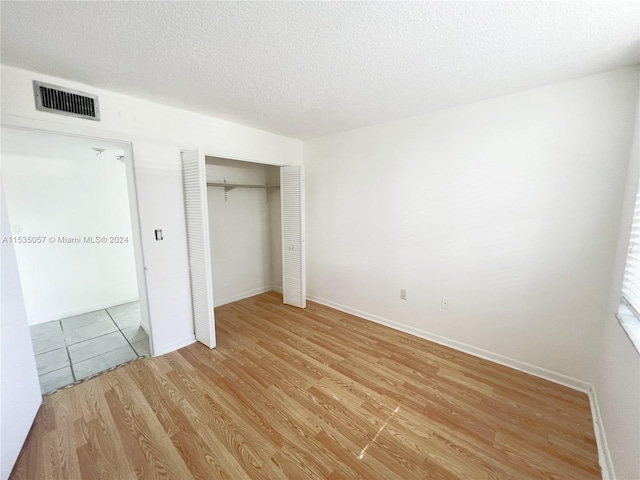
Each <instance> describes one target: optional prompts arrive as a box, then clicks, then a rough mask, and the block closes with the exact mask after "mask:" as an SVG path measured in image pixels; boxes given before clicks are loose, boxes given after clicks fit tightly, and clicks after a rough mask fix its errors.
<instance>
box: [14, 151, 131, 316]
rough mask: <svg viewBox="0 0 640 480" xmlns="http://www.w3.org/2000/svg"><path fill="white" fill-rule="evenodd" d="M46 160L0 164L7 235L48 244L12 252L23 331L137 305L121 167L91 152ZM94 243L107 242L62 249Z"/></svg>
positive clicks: (25, 246) (20, 246)
mask: <svg viewBox="0 0 640 480" xmlns="http://www.w3.org/2000/svg"><path fill="white" fill-rule="evenodd" d="M51 153H52V155H51V156H50V157H42V156H33V155H16V154H8V153H6V152H3V159H2V160H3V163H2V167H3V170H2V171H3V177H4V184H5V192H6V198H7V204H8V210H9V216H10V220H11V224H12V226H13V227H14V228H13V235H16V236H41V237H44V238H46V240H45V241H44V242H43V243H40V244H17V245H16V246H15V249H16V256H17V261H18V269H19V272H20V278H21V280H22V288H23V294H24V300H25V307H26V310H27V317H28V319H29V325H34V324H37V323H42V322H47V321H50V320H59V319H61V318H65V317H69V316H72V315H78V314H81V313H86V312H91V311H95V310H99V309H102V308H106V307H110V306H113V305H119V304H122V303H126V302H131V301H134V300H137V299H138V287H137V278H136V269H135V259H134V253H133V238H132V232H131V218H130V213H129V197H128V192H127V181H126V172H125V165H124V163H122V162H121V161H118V160H117V159H116V158H115V157H114V156H113V155H104V156H103V157H101V158H99V159H98V158H96V156H95V154H94V153H93V152H91V150H88V151H87V153H86V155H85V156H84V157H81V158H57V157H56V156H55V155H56V152H51ZM17 230H20V231H19V232H18V231H17ZM96 236H105V237H107V239H108V243H104V244H90V243H81V244H64V243H62V242H60V238H61V237H72V238H78V237H79V238H81V241H82V242H84V238H85V237H96ZM111 237H121V238H126V239H127V241H126V243H111ZM51 239H53V242H51Z"/></svg>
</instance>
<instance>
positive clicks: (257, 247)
mask: <svg viewBox="0 0 640 480" xmlns="http://www.w3.org/2000/svg"><path fill="white" fill-rule="evenodd" d="M181 155H182V180H183V188H184V207H185V218H186V227H187V247H188V256H189V277H190V283H191V306H192V311H193V324H194V332H195V337H196V340H198V341H199V342H201V343H203V344H205V345H207V346H208V347H209V348H215V346H216V328H215V312H214V307H217V306H221V305H225V304H227V303H231V302H235V301H238V300H241V299H244V298H248V297H252V296H254V295H258V294H260V293H264V292H268V291H270V290H275V291H278V292H281V293H282V299H283V303H285V304H287V305H292V306H295V307H299V308H305V307H306V278H305V275H306V274H305V234H304V231H305V225H304V197H305V195H304V171H303V167H302V166H300V165H298V166H282V167H277V166H272V165H265V164H260V163H252V162H246V161H238V160H232V159H228V158H221V157H216V156H211V155H209V156H205V155H204V154H203V152H202V151H201V150H191V151H183V152H182V154H181Z"/></svg>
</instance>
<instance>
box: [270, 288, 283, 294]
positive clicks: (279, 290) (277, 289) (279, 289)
mask: <svg viewBox="0 0 640 480" xmlns="http://www.w3.org/2000/svg"><path fill="white" fill-rule="evenodd" d="M271 290H274V291H276V292H278V293H282V292H283V290H282V286H279V287H271Z"/></svg>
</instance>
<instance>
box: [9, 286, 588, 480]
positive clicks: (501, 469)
mask: <svg viewBox="0 0 640 480" xmlns="http://www.w3.org/2000/svg"><path fill="white" fill-rule="evenodd" d="M281 302H282V299H281V296H280V295H278V294H276V293H274V292H270V293H266V294H263V295H259V296H256V297H252V298H249V299H246V300H242V301H239V302H236V303H233V304H229V305H225V306H222V307H219V308H217V309H216V325H217V337H218V348H216V349H215V350H209V349H208V348H206V347H205V346H204V345H201V344H194V345H191V346H189V347H186V348H183V349H181V350H179V351H177V352H173V353H171V354H168V355H165V356H162V357H157V358H144V359H141V360H138V361H136V362H134V363H132V364H129V365H127V366H124V367H122V368H119V369H117V370H114V371H112V372H108V373H105V374H103V375H101V376H99V377H96V378H94V379H92V380H89V381H87V382H85V383H82V384H80V385H77V386H74V387H71V388H68V389H65V390H62V391H59V392H57V393H54V394H52V395H49V396H47V397H45V400H44V404H43V405H42V407H41V409H40V411H39V413H38V416H37V418H36V421H35V423H34V426H33V428H32V430H31V433H30V434H29V437H28V439H27V442H26V444H25V446H24V448H23V450H22V453H21V455H20V458H19V459H18V462H17V464H16V467H15V468H14V471H13V474H12V477H11V478H13V479H28V480H34V479H36V480H39V479H47V480H49V479H72V480H75V479H99V478H100V479H134V478H141V479H147V478H149V479H151V478H170V479H180V480H184V479H191V478H194V479H234V480H235V479H280V478H292V479H315V478H317V479H331V480H337V479H357V478H364V479H403V480H407V479H429V478H433V479H450V478H472V479H540V478H559V479H565V480H568V479H579V480H585V479H592V478H600V471H599V467H598V459H597V451H596V444H595V439H594V432H593V424H592V420H591V413H590V408H589V401H588V398H587V396H586V395H584V394H582V393H579V392H576V391H573V390H571V389H569V388H566V387H562V386H559V385H556V384H553V383H551V382H547V381H545V380H541V379H539V378H536V377H532V376H529V375H526V374H524V373H521V372H518V371H515V370H512V369H509V368H507V367H503V366H501V365H497V364H494V363H491V362H488V361H485V360H481V359H478V358H476V357H472V356H470V355H466V354H463V353H460V352H457V351H454V350H451V349H449V348H446V347H442V346H439V345H436V344H434V343H431V342H428V341H425V340H422V339H419V338H416V337H412V336H410V335H407V334H404V333H401V332H397V331H395V330H392V329H389V328H386V327H383V326H380V325H377V324H374V323H371V322H368V321H366V320H362V319H359V318H357V317H353V316H350V315H347V314H344V313H342V312H338V311H336V310H332V309H330V308H327V307H324V306H321V305H318V304H315V303H311V302H310V303H309V306H308V308H307V309H306V310H299V309H296V308H293V307H287V306H284V305H282V304H281Z"/></svg>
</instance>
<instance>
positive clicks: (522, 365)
mask: <svg viewBox="0 0 640 480" xmlns="http://www.w3.org/2000/svg"><path fill="white" fill-rule="evenodd" d="M307 298H308V299H309V300H311V301H313V302H316V303H320V304H322V305H326V306H327V307H331V308H335V309H336V310H340V311H342V312H345V313H350V314H352V315H356V316H358V317H362V318H364V319H366V320H370V321H372V322H375V323H379V324H381V325H385V326H387V327H390V328H393V329H395V330H400V331H401V332H405V333H408V334H410V335H415V336H416V337H420V338H424V339H425V340H429V341H432V342H435V343H438V344H440V345H444V346H446V347H451V348H453V349H455V350H459V351H461V352H465V353H468V354H470V355H474V356H476V357H480V358H484V359H485V360H490V361H492V362H495V363H499V364H500V365H505V366H507V367H511V368H515V369H516V370H520V371H521V372H525V373H528V374H530V375H534V376H536V377H540V378H544V379H545V380H549V381H551V382H554V383H558V384H560V385H564V386H565V387H569V388H572V389H574V390H579V391H581V392H584V393H587V394H588V393H589V391H590V389H591V383H589V382H585V381H584V380H579V379H577V378H573V377H569V376H568V375H563V374H562V373H557V372H553V371H551V370H547V369H546V368H542V367H537V366H535V365H531V364H530V363H526V362H521V361H520V360H515V359H513V358H510V357H505V356H504V355H500V354H499V353H494V352H490V351H488V350H484V349H482V348H478V347H474V346H473V345H468V344H466V343H462V342H458V341H457V340H452V339H450V338H446V337H441V336H440V335H435V334H433V333H429V332H427V331H425V330H421V329H419V328H414V327H408V326H407V325H403V324H401V323H398V322H394V321H393V320H389V319H387V318H383V317H379V316H377V315H373V314H370V313H366V312H363V311H360V310H356V309H355V308H351V307H347V306H345V305H341V304H339V303H335V302H332V301H330V300H325V299H324V298H319V297H316V296H313V295H308V297H307Z"/></svg>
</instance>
